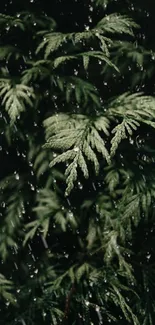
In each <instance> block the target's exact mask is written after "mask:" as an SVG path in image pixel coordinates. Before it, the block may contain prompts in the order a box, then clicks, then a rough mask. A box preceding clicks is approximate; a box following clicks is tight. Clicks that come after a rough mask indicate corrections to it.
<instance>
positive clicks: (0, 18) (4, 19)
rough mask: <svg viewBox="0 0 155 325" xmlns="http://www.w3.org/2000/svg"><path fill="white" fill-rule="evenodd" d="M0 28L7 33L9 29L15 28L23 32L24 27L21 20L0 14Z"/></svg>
mask: <svg viewBox="0 0 155 325" xmlns="http://www.w3.org/2000/svg"><path fill="white" fill-rule="evenodd" d="M0 26H1V28H5V29H6V30H7V31H9V29H10V28H15V27H18V28H20V29H21V30H23V31H25V26H24V24H23V21H22V19H20V18H17V17H14V16H9V15H4V14H0Z"/></svg>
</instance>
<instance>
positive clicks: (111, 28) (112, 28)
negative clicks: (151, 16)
mask: <svg viewBox="0 0 155 325" xmlns="http://www.w3.org/2000/svg"><path fill="white" fill-rule="evenodd" d="M138 27H139V26H138V25H137V24H136V23H135V22H134V21H133V20H132V18H129V17H127V16H123V15H119V14H117V13H114V14H111V15H108V16H105V17H104V18H103V19H101V21H99V23H98V24H97V26H96V28H97V29H98V30H101V31H102V32H103V33H112V34H113V33H114V34H116V33H119V34H122V33H125V34H129V35H131V36H133V28H138Z"/></svg>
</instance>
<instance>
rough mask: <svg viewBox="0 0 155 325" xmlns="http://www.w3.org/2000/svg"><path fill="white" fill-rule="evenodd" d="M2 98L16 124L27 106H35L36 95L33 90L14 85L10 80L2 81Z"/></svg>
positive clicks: (0, 93)
mask: <svg viewBox="0 0 155 325" xmlns="http://www.w3.org/2000/svg"><path fill="white" fill-rule="evenodd" d="M0 97H2V105H4V106H5V109H6V111H7V112H8V114H9V116H10V119H11V122H12V123H14V122H15V121H16V119H17V118H18V117H19V116H20V113H21V112H23V111H25V109H26V105H29V106H33V102H32V99H34V98H35V95H34V91H33V88H30V87H28V86H26V85H23V84H15V85H14V84H13V83H12V82H11V81H10V80H7V79H0Z"/></svg>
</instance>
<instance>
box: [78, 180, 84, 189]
mask: <svg viewBox="0 0 155 325" xmlns="http://www.w3.org/2000/svg"><path fill="white" fill-rule="evenodd" d="M78 188H79V189H80V190H82V189H83V185H82V184H81V183H80V182H78Z"/></svg>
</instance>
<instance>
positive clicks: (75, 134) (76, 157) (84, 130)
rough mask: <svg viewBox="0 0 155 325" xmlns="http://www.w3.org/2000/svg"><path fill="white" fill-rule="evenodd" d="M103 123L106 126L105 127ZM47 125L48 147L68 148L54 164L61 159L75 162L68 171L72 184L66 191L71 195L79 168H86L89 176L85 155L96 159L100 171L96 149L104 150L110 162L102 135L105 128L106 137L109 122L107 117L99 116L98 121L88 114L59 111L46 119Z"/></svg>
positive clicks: (67, 180)
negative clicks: (92, 119) (101, 132)
mask: <svg viewBox="0 0 155 325" xmlns="http://www.w3.org/2000/svg"><path fill="white" fill-rule="evenodd" d="M100 119H102V123H101V121H100V122H99V121H98V120H100ZM103 124H104V126H102V127H101V125H103ZM44 126H45V130H46V139H47V143H46V144H45V146H44V147H45V148H52V149H54V150H61V151H64V150H65V152H63V153H61V154H59V155H58V156H57V157H56V158H54V159H53V161H52V162H51V163H50V166H51V167H53V166H54V165H55V164H58V163H60V162H69V161H71V163H70V164H69V166H68V167H67V169H66V172H65V175H66V177H67V179H66V182H67V184H68V187H67V190H66V194H69V193H70V191H71V190H72V188H73V186H74V182H75V181H76V179H77V168H78V167H79V168H80V169H81V170H82V172H83V173H84V176H85V177H88V167H87V163H86V160H85V156H86V157H88V159H89V160H91V161H93V163H94V165H95V167H96V172H97V171H98V160H97V157H96V154H95V153H94V150H95V151H97V152H98V153H101V154H102V156H103V157H104V158H105V159H106V160H107V161H108V162H109V161H110V157H109V154H108V151H107V149H106V147H105V143H104V140H103V139H102V138H101V136H100V135H99V131H101V130H102V131H103V132H104V133H105V135H106V136H107V134H108V128H109V121H108V120H107V119H106V118H104V117H98V118H96V120H94V121H91V120H90V119H89V118H88V117H87V116H84V115H76V116H74V115H68V114H59V115H57V116H52V117H50V118H48V119H47V120H45V121H44Z"/></svg>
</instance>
